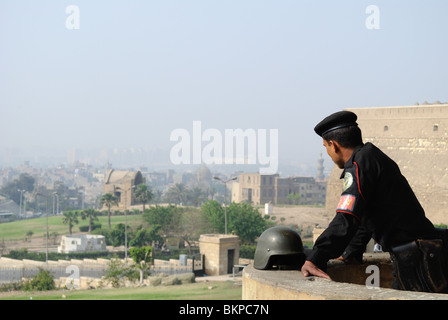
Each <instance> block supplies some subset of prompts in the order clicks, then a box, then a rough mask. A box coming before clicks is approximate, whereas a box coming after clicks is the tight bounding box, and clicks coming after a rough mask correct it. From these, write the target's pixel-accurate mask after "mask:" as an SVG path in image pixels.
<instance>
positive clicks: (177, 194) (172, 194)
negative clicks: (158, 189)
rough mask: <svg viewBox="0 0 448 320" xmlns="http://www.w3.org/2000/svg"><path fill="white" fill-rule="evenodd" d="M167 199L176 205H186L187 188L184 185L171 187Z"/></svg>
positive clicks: (177, 184)
mask: <svg viewBox="0 0 448 320" xmlns="http://www.w3.org/2000/svg"><path fill="white" fill-rule="evenodd" d="M166 197H167V200H168V202H174V203H176V204H186V202H187V188H186V187H185V185H184V184H182V183H176V184H175V185H174V186H171V187H170V188H169V189H168V191H167V193H166Z"/></svg>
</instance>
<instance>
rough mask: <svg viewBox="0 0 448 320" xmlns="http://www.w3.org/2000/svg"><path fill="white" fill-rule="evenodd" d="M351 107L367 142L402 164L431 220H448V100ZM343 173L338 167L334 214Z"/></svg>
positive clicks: (332, 192) (331, 188)
mask: <svg viewBox="0 0 448 320" xmlns="http://www.w3.org/2000/svg"><path fill="white" fill-rule="evenodd" d="M346 110H350V111H353V112H355V113H356V114H357V115H358V124H359V126H360V128H361V130H362V133H363V139H364V142H372V143H373V144H375V145H376V146H377V147H379V148H380V149H381V150H382V151H383V152H384V153H386V154H387V155H388V156H389V157H391V158H392V159H393V160H394V161H395V162H396V163H397V164H398V166H399V167H400V170H401V172H402V173H403V175H404V176H405V177H406V178H407V180H408V181H409V184H410V185H411V187H412V188H413V190H414V192H415V194H416V196H417V198H418V199H419V201H420V203H421V204H422V206H423V208H424V209H425V212H426V214H427V216H428V218H429V219H430V220H431V221H432V222H433V223H435V224H439V223H445V224H448V210H447V209H446V208H447V204H448V104H439V105H421V106H403V107H382V108H359V109H346ZM341 172H342V170H340V169H339V168H337V167H336V166H334V167H333V170H332V172H331V174H330V177H329V181H328V186H327V198H326V208H327V211H329V212H334V210H335V208H336V206H337V203H338V200H339V197H340V194H341V188H342V181H341V180H340V179H339V177H340V175H341Z"/></svg>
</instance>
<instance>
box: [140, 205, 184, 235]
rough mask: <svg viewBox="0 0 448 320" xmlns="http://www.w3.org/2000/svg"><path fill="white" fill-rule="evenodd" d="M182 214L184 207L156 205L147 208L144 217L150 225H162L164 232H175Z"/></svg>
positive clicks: (161, 229)
mask: <svg viewBox="0 0 448 320" xmlns="http://www.w3.org/2000/svg"><path fill="white" fill-rule="evenodd" d="M181 216H182V208H179V207H176V206H173V205H170V206H155V207H152V208H149V209H148V210H146V212H145V213H144V214H143V219H144V221H146V222H147V223H148V224H149V225H151V226H154V225H160V232H161V233H163V234H172V233H175V231H176V230H177V227H178V225H179V221H180V219H181Z"/></svg>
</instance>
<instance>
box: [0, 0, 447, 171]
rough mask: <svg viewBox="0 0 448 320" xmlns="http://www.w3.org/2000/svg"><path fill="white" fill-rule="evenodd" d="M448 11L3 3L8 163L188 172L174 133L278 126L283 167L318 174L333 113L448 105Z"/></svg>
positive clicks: (0, 55) (412, 4)
mask: <svg viewBox="0 0 448 320" xmlns="http://www.w3.org/2000/svg"><path fill="white" fill-rule="evenodd" d="M447 9H448V4H447V3H445V2H441V1H435V0H433V1H427V2H425V3H421V2H418V1H394V2H393V3H391V2H387V1H384V0H381V1H374V2H372V1H364V0H361V1H352V0H344V1H337V2H335V1H329V0H326V1H314V2H310V1H297V0H294V1H293V0H281V1H276V2H272V1H267V0H266V1H259V0H258V1H255V0H245V1H205V0H190V1H184V2H178V1H137V0H136V1H131V2H129V1H127V2H125V1H114V2H110V1H85V0H79V1H74V2H70V3H69V2H61V1H55V0H45V1H44V0H41V1H33V2H26V3H24V2H18V1H12V0H4V1H2V2H1V3H0V45H1V47H2V50H0V110H1V114H2V119H3V123H2V126H0V134H1V136H2V137H3V139H1V140H0V149H1V150H2V153H3V155H2V157H1V159H0V166H6V165H8V164H11V163H22V162H23V161H26V160H29V161H34V160H33V158H34V157H35V158H39V159H40V160H39V161H41V162H42V163H44V162H51V163H57V162H63V161H67V160H68V157H67V152H70V150H73V149H77V150H80V152H81V153H82V152H87V151H88V150H93V151H92V152H97V153H98V152H101V150H110V149H114V148H117V149H118V150H125V149H130V148H135V149H141V150H158V151H156V154H154V155H152V157H153V158H157V160H158V161H159V159H160V162H162V161H165V160H163V159H166V165H167V166H172V167H173V168H176V166H175V165H174V164H173V163H172V161H170V150H171V149H172V147H173V145H175V142H173V141H171V140H170V135H171V133H172V132H173V131H175V130H177V129H179V128H183V129H186V130H187V131H189V132H190V134H192V133H193V128H192V123H193V122H194V121H201V123H202V125H203V127H204V128H206V129H213V130H216V131H217V132H220V133H221V134H224V132H225V130H227V129H232V130H236V129H242V130H248V129H253V130H268V131H269V130H278V164H279V167H278V170H279V171H280V172H281V171H282V168H285V167H290V166H291V167H294V166H295V167H297V168H300V167H307V168H313V170H314V171H315V167H316V165H317V159H318V158H319V156H320V153H321V152H322V151H324V149H323V148H322V141H321V140H320V138H319V137H318V136H317V135H315V134H314V131H313V128H314V125H315V124H316V123H318V122H319V121H320V120H321V119H322V118H324V117H325V116H327V115H328V114H330V113H333V112H335V111H339V110H341V109H343V108H361V107H383V106H384V107H386V106H394V105H413V104H414V103H416V102H419V103H420V104H422V103H423V102H424V101H428V102H430V103H432V102H435V101H448V95H447V92H446V80H445V79H444V75H445V74H446V73H447V71H448V63H447V61H446V58H445V52H446V49H447V46H448V44H447V43H446V41H444V40H445V35H446V34H447V31H448V22H447V21H446V19H445V16H444V13H445V12H447ZM323 157H324V160H325V162H324V165H325V167H326V168H325V169H326V171H327V172H328V171H329V170H330V169H331V167H332V163H331V159H330V158H329V157H328V156H327V155H326V154H325V152H323ZM9 160H10V161H9ZM111 162H113V161H111ZM130 162H132V161H130ZM116 164H118V163H116ZM131 165H132V164H131ZM150 165H151V163H148V166H150ZM258 167H259V166H258ZM178 168H181V167H178ZM223 168H227V167H225V166H223ZM248 169H249V167H248ZM297 170H299V169H297ZM310 170H311V169H310ZM247 171H249V170H247ZM283 171H284V170H283Z"/></svg>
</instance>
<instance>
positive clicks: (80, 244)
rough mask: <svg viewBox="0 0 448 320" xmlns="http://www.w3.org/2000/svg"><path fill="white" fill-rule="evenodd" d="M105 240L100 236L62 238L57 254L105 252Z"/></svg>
mask: <svg viewBox="0 0 448 320" xmlns="http://www.w3.org/2000/svg"><path fill="white" fill-rule="evenodd" d="M106 250H107V249H106V239H105V238H104V236H101V235H86V234H83V235H71V236H70V235H67V236H62V239H61V245H60V246H59V247H58V252H59V253H72V252H93V251H106Z"/></svg>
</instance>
